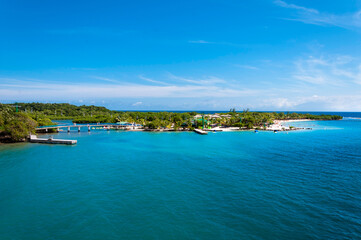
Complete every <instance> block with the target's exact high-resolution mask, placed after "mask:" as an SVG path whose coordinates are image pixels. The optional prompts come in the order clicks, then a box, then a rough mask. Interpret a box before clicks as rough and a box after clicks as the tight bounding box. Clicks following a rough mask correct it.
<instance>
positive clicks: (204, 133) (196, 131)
mask: <svg viewBox="0 0 361 240" xmlns="http://www.w3.org/2000/svg"><path fill="white" fill-rule="evenodd" d="M194 132H195V133H198V134H201V135H207V134H208V132H206V131H204V130H201V129H194Z"/></svg>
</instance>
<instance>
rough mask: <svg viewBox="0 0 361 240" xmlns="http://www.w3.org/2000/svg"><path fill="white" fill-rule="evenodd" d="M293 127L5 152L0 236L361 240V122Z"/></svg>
mask: <svg viewBox="0 0 361 240" xmlns="http://www.w3.org/2000/svg"><path fill="white" fill-rule="evenodd" d="M290 125H292V126H297V127H311V128H312V129H313V130H301V131H290V132H279V133H277V134H275V133H273V132H264V131H260V132H259V133H257V134H256V133H254V132H251V131H245V132H217V133H209V134H208V135H206V136H203V135H198V134H195V133H193V132H168V133H166V132H163V133H151V132H125V131H104V130H95V131H91V132H90V133H88V132H87V131H83V132H80V133H78V132H77V131H74V132H71V133H67V132H61V133H58V134H52V136H54V138H61V139H76V140H78V144H77V145H74V146H67V145H45V144H29V143H20V144H10V145H0V212H1V213H2V214H0V239H357V238H361V230H360V229H361V218H360V216H361V190H360V187H359V186H360V184H361V164H360V162H361V148H360V146H361V138H360V137H359V136H361V121H360V120H357V119H346V120H341V121H310V122H297V123H291V124H290ZM45 136H47V135H45Z"/></svg>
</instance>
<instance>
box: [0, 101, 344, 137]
mask: <svg viewBox="0 0 361 240" xmlns="http://www.w3.org/2000/svg"><path fill="white" fill-rule="evenodd" d="M17 105H18V109H19V112H16V111H15V107H14V105H6V104H0V136H2V137H3V138H4V137H5V136H6V137H7V138H9V139H11V140H13V141H20V140H21V139H24V138H25V137H26V136H27V135H28V134H29V133H30V132H34V130H35V128H36V126H46V125H52V124H53V123H52V121H51V119H57V120H61V119H72V120H73V122H74V123H116V122H127V123H137V124H141V125H142V126H144V127H145V128H147V129H159V128H168V129H175V130H178V129H193V128H197V127H200V126H202V125H203V123H204V124H205V126H206V127H207V126H223V127H240V128H243V129H252V128H264V127H266V126H268V125H270V124H272V123H273V121H274V120H291V119H292V120H293V119H311V120H338V119H341V118H342V117H341V116H337V115H312V114H309V113H283V112H279V113H277V112H250V111H249V110H248V109H247V110H243V111H242V112H237V111H236V110H235V109H231V110H230V111H229V112H228V113H219V114H217V115H211V114H208V115H204V119H203V120H202V116H201V115H199V114H197V113H196V112H185V113H176V112H119V111H111V110H109V109H106V108H105V107H97V106H85V105H83V106H75V105H71V104H67V103H61V104H57V103H54V104H50V103H45V104H44V103H19V104H17Z"/></svg>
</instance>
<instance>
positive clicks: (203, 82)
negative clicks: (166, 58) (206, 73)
mask: <svg viewBox="0 0 361 240" xmlns="http://www.w3.org/2000/svg"><path fill="white" fill-rule="evenodd" d="M168 77H169V78H170V79H173V80H178V81H182V82H187V83H191V84H196V85H215V84H220V83H223V84H224V83H226V81H225V80H224V79H220V78H217V77H213V76H210V77H206V78H200V79H193V78H184V77H180V76H176V75H173V74H171V73H168Z"/></svg>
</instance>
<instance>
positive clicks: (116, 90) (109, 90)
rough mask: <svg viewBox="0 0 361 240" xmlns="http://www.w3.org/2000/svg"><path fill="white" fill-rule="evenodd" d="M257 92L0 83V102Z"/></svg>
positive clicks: (188, 87)
mask: <svg viewBox="0 0 361 240" xmlns="http://www.w3.org/2000/svg"><path fill="white" fill-rule="evenodd" d="M259 92H260V91H259V90H251V89H232V88H226V87H217V86H208V85H196V84H192V85H184V86H177V85H170V86H150V85H143V84H128V83H121V84H106V85H104V84H96V83H88V84H72V83H68V84H60V83H49V82H44V83H33V82H27V83H21V84H18V83H14V84H12V83H9V82H2V83H0V96H1V98H2V99H0V100H6V99H24V98H25V97H28V98H32V99H39V100H49V99H51V100H53V101H54V100H55V101H56V100H59V99H64V98H65V99H74V98H75V99H89V98H97V99H98V98H104V99H111V98H200V97H212V98H222V97H239V96H247V95H248V96H249V95H257V94H259Z"/></svg>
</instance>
